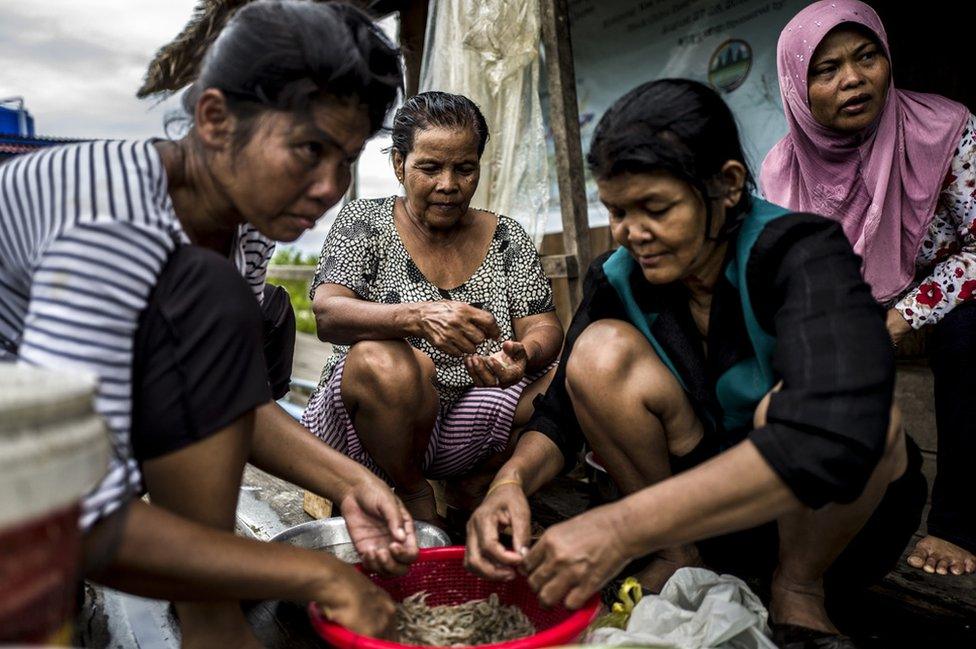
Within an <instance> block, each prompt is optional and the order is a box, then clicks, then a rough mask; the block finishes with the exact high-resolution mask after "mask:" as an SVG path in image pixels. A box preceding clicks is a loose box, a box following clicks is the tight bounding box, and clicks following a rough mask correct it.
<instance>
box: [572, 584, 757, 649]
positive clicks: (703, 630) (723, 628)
mask: <svg viewBox="0 0 976 649" xmlns="http://www.w3.org/2000/svg"><path fill="white" fill-rule="evenodd" d="M768 618H769V614H768V613H767V612H766V609H765V607H763V605H762V602H761V601H760V600H759V597H757V596H756V594H755V593H753V592H752V591H751V590H749V587H748V586H746V584H745V582H744V581H742V580H741V579H738V578H736V577H733V576H731V575H717V574H715V573H714V572H712V571H711V570H705V569H704V568H682V569H680V570H678V571H677V572H675V573H674V575H672V576H671V579H669V580H668V583H667V584H665V585H664V588H663V589H662V590H661V594H660V595H648V596H645V597H644V598H643V599H641V600H640V601H639V602H638V603H637V605H636V606H634V609H633V611H632V612H631V614H630V620H629V621H628V622H627V628H626V629H614V628H601V629H596V630H595V631H593V632H592V633H591V634H590V636H589V637H588V638H587V641H586V643H587V644H590V645H604V646H628V647H654V649H712V648H715V649H776V645H775V644H773V641H772V640H770V639H769V637H768V632H769V626H768Z"/></svg>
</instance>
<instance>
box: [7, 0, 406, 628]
mask: <svg viewBox="0 0 976 649" xmlns="http://www.w3.org/2000/svg"><path fill="white" fill-rule="evenodd" d="M221 7H222V5H221V6H218V3H210V5H209V7H208V11H210V12H216V13H211V14H204V15H202V16H201V17H200V18H201V20H199V21H198V22H197V25H196V28H200V27H201V26H202V25H205V26H207V27H208V28H210V29H213V26H214V25H217V26H219V25H221V24H223V22H225V21H226V19H227V14H228V13H229V11H228V10H226V9H223V8H221ZM193 30H194V27H192V26H191V28H190V29H188V31H187V32H186V33H185V34H184V38H181V40H179V41H177V43H176V44H174V45H173V46H170V48H168V49H164V50H163V51H162V52H161V58H162V61H157V65H156V67H155V68H151V69H150V75H149V80H148V81H147V86H146V87H144V88H143V91H142V92H141V94H155V93H158V92H162V91H166V90H170V91H172V90H176V89H177V88H179V87H181V86H182V85H183V83H181V79H186V78H187V75H185V74H184V75H180V74H179V73H180V71H181V66H180V65H178V64H177V65H173V63H174V62H179V61H183V67H186V68H188V69H192V70H194V71H197V70H198V71H199V74H198V75H197V79H196V81H195V82H194V83H193V85H192V86H191V88H190V90H189V91H188V92H187V93H186V94H185V95H184V105H185V107H186V108H187V109H188V112H189V113H190V114H191V115H192V122H193V126H192V128H191V129H190V130H189V132H188V134H187V135H186V137H184V138H183V139H181V140H179V141H173V142H171V141H145V142H89V143H84V144H78V145H72V146H68V147H60V148H53V149H47V150H45V151H43V152H40V153H36V154H33V155H30V156H24V157H21V158H18V159H15V160H14V161H12V162H10V163H8V164H6V165H4V166H3V167H0V360H15V361H18V362H23V363H27V364H33V365H40V366H45V367H51V368H63V369H66V370H72V371H78V370H82V371H87V372H91V373H94V374H96V375H97V376H98V378H99V389H98V392H97V396H96V402H95V407H96V409H97V410H98V412H99V413H100V414H101V415H102V416H103V417H104V418H105V420H106V422H107V424H108V426H109V429H110V431H111V433H112V435H113V441H114V447H115V451H116V458H115V462H114V463H113V465H112V467H111V470H110V472H109V474H108V476H107V477H106V478H105V480H104V482H103V483H102V484H101V485H99V486H98V487H97V488H96V489H95V490H94V492H93V493H92V494H91V495H90V496H89V497H88V498H87V499H86V500H85V502H84V504H83V507H82V521H81V524H82V526H83V528H85V530H86V531H87V534H86V564H87V574H88V576H91V577H92V578H95V579H97V580H100V581H103V582H104V583H107V584H109V585H112V586H114V587H117V588H122V589H125V590H129V591H132V592H136V593H138V594H142V595H146V596H153V597H164V598H171V599H174V600H184V599H195V600H198V599H210V600H237V599H241V598H248V599H253V598H267V597H274V598H283V599H284V598H288V599H304V600H315V601H317V602H319V603H320V604H322V605H323V607H324V609H325V610H326V612H327V613H328V614H329V615H330V616H331V617H332V618H333V619H335V620H337V621H339V622H341V623H343V624H345V625H347V626H349V627H350V628H353V629H355V630H358V631H360V632H364V633H370V634H377V633H380V632H382V631H383V630H384V628H385V627H386V625H387V624H388V622H389V620H390V616H391V613H392V609H393V605H392V602H391V601H390V600H389V598H388V597H386V596H385V594H384V593H382V591H379V590H378V589H377V588H376V587H374V586H373V585H372V584H371V583H370V582H368V581H367V580H366V579H365V578H363V577H362V576H360V575H359V574H357V573H356V572H355V571H353V570H351V569H350V568H349V567H348V566H345V565H343V564H341V563H339V562H337V561H333V560H330V559H329V558H326V557H324V556H323V555H319V554H313V553H310V552H302V551H300V550H297V549H292V548H283V547H280V546H273V545H264V544H258V543H254V542H250V541H245V540H243V539H239V538H236V537H234V536H233V534H232V533H231V531H232V529H233V523H234V512H235V509H236V502H237V493H238V489H239V487H240V481H241V475H242V471H243V467H244V464H245V462H247V461H250V462H252V463H254V464H255V465H257V466H259V467H261V468H264V469H267V470H268V471H271V472H272V473H275V474H277V475H279V476H281V477H283V478H285V479H287V480H290V481H292V482H295V483H297V484H299V485H301V486H303V487H306V488H308V489H310V490H312V491H314V492H316V493H320V494H322V495H324V496H326V497H328V498H330V499H332V500H333V501H335V502H337V503H339V504H340V507H341V509H342V513H343V515H344V516H345V517H346V521H347V524H348V526H349V529H350V533H351V535H352V536H353V539H354V541H355V543H356V546H357V549H358V550H360V552H361V553H362V554H363V556H364V559H365V561H366V563H367V564H368V565H370V567H373V568H376V569H380V570H385V571H388V572H401V571H403V570H405V566H406V564H408V563H409V562H410V561H412V560H413V559H414V558H415V557H416V541H415V538H414V535H413V531H412V523H411V519H410V516H409V515H408V514H407V513H406V511H405V510H404V509H403V507H402V505H401V504H400V503H399V501H398V500H397V499H396V498H395V497H394V496H393V495H392V493H391V492H390V491H389V489H388V488H387V487H386V485H384V484H383V483H382V482H381V481H380V480H378V479H377V478H376V477H374V476H373V475H372V474H370V473H369V472H368V471H366V470H365V469H363V468H362V467H360V466H359V465H358V464H356V463H355V462H353V461H351V460H348V459H347V458H345V457H343V456H342V455H340V454H339V453H337V452H335V451H333V450H332V449H330V448H329V447H328V446H327V445H325V444H323V443H321V442H319V441H318V440H316V439H314V438H313V437H312V436H310V435H308V434H307V432H306V431H305V430H304V429H303V428H302V427H301V426H299V425H298V424H297V423H295V422H293V421H292V420H291V419H290V418H289V417H288V416H287V415H286V414H285V413H284V412H282V411H281V410H280V409H279V408H278V407H277V405H276V404H275V403H274V401H273V400H272V398H271V397H272V395H271V392H270V389H269V387H268V377H267V371H266V363H265V360H264V358H263V353H262V346H261V326H262V321H261V317H262V316H261V311H260V309H259V308H258V303H260V302H261V301H262V296H263V290H264V276H265V268H266V266H267V263H268V260H269V258H270V256H271V254H272V252H273V249H274V244H273V241H275V240H280V241H292V240H294V239H296V238H297V237H298V236H299V235H300V234H301V233H302V232H304V231H305V230H307V229H309V228H311V227H312V226H313V225H314V223H315V221H316V220H317V219H318V218H319V216H320V215H322V214H323V213H325V211H326V210H327V209H328V208H329V207H331V206H332V205H334V204H335V203H336V202H337V201H338V200H339V199H340V197H341V196H342V195H343V193H344V192H345V190H346V188H347V186H348V184H349V180H350V164H351V163H352V162H353V161H354V160H355V159H356V157H357V156H358V155H359V152H360V151H361V149H362V147H363V145H364V143H365V141H366V139H367V138H369V137H370V136H371V135H372V134H373V133H375V132H376V131H377V130H378V129H379V128H380V126H381V125H382V122H383V119H384V118H385V115H386V114H387V112H388V110H389V108H390V107H391V105H392V103H393V102H394V100H395V98H396V94H397V92H398V89H399V87H400V81H401V73H400V66H399V61H398V54H397V51H396V49H395V48H394V47H393V46H392V45H390V44H389V42H388V41H387V40H386V39H385V37H383V35H382V34H381V33H380V32H379V31H378V30H377V29H376V28H375V27H374V26H373V25H372V24H371V23H370V21H369V19H368V18H367V17H366V16H365V15H363V14H362V13H360V12H359V11H357V10H355V9H354V8H352V7H349V6H344V5H324V4H317V3H311V2H306V1H302V0H262V1H259V2H254V3H252V4H250V5H248V6H245V7H244V8H242V9H240V10H238V11H237V13H236V15H234V16H233V18H231V19H230V21H229V22H227V26H226V27H225V28H224V29H223V30H222V31H220V34H219V36H215V37H214V38H212V39H211V40H214V42H213V44H212V45H211V46H210V47H209V48H208V50H207V54H206V56H205V57H204V59H203V61H202V62H199V65H198V61H196V60H195V59H194V57H192V56H188V55H187V52H186V50H187V49H192V47H193V46H196V47H199V49H202V47H201V46H200V44H199V43H198V42H194V39H193V36H194V32H193ZM204 38H205V40H206V37H204ZM160 63H161V65H160ZM160 71H163V72H165V73H166V74H158V73H159V72H160ZM174 71H175V72H176V73H177V74H176V76H173V72H174ZM190 76H192V75H190ZM242 276H243V278H244V280H246V281H241V278H242ZM255 298H256V299H255ZM141 489H145V490H147V491H148V492H149V495H150V496H151V498H152V503H153V505H152V506H149V505H147V504H146V503H144V502H142V501H140V500H138V499H134V500H132V502H127V501H129V500H130V499H131V496H132V495H134V494H135V493H138V491H139V490H141ZM177 612H178V614H179V617H180V621H181V624H182V629H183V644H184V646H256V645H257V642H256V640H255V639H254V638H253V636H251V634H250V632H249V630H248V629H247V627H246V623H245V621H244V619H243V616H242V614H241V611H240V607H239V606H238V605H237V603H236V602H235V601H216V602H214V603H210V604H186V603H178V604H177Z"/></svg>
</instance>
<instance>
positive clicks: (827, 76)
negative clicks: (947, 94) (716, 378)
mask: <svg viewBox="0 0 976 649" xmlns="http://www.w3.org/2000/svg"><path fill="white" fill-rule="evenodd" d="M777 57H778V68H779V81H780V91H781V93H782V96H783V107H784V110H785V112H786V119H787V122H788V124H789V129H790V132H789V134H787V136H786V137H784V138H783V139H782V140H780V141H779V142H778V143H777V144H776V146H774V147H773V149H772V150H771V151H770V152H769V154H768V155H767V156H766V159H765V161H764V162H763V166H762V172H761V175H760V184H761V186H762V190H763V192H764V193H765V195H766V197H767V199H768V200H770V201H773V202H775V203H778V204H780V205H783V206H785V207H788V208H790V209H794V210H798V211H807V212H816V213H819V214H823V215H826V216H828V217H831V218H834V219H836V220H838V221H839V222H840V223H841V224H842V225H843V228H844V232H845V234H846V235H847V238H848V239H849V240H850V241H851V244H852V245H853V246H854V251H855V252H856V253H857V254H858V255H860V256H861V258H862V260H863V264H862V272H863V274H864V279H865V280H866V281H867V282H868V284H870V286H871V290H872V294H873V295H874V298H875V299H876V300H877V301H878V302H879V303H881V304H883V305H884V306H885V307H886V308H887V326H888V332H889V333H890V335H891V339H892V342H893V343H894V344H895V345H898V343H899V341H900V340H901V339H902V338H903V336H904V335H905V334H906V333H908V332H909V331H911V330H912V329H920V328H922V327H925V326H932V327H933V328H934V332H933V336H932V337H931V338H930V348H931V349H930V355H931V365H932V370H933V373H934V375H935V406H936V421H937V426H938V443H939V456H938V477H937V478H936V480H935V484H934V487H933V491H932V509H931V512H930V514H929V517H928V534H929V535H928V536H926V537H925V538H924V539H922V540H921V541H919V542H918V544H917V545H916V546H915V549H914V551H913V552H912V554H911V555H910V556H909V557H908V563H909V564H910V565H912V566H914V567H916V568H922V569H924V570H925V571H926V572H930V573H938V574H942V575H945V574H950V573H951V574H954V575H960V574H964V573H972V572H976V556H974V553H976V507H974V500H973V497H972V494H973V485H972V483H970V484H969V485H968V486H967V485H966V484H965V482H966V480H971V478H968V477H967V476H971V475H972V468H971V466H970V464H971V461H972V458H973V457H974V456H976V400H974V399H972V398H971V396H970V395H969V394H968V393H967V392H968V390H967V388H968V385H969V381H970V380H971V378H970V373H969V368H971V367H974V366H976V142H974V131H976V118H974V117H973V116H972V115H971V114H970V112H969V110H968V109H967V108H966V107H964V106H962V105H961V104H958V103H956V102H953V101H950V100H948V99H945V98H944V97H939V96H936V95H927V94H921V93H916V92H908V91H904V90H898V89H897V88H895V86H894V82H893V81H892V74H891V56H890V52H889V48H888V38H887V35H886V33H885V29H884V26H883V25H882V24H881V20H880V18H879V17H878V15H877V14H876V13H875V11H874V10H873V9H871V8H870V7H869V6H867V5H866V4H864V3H862V2H858V1H857V0H823V1H822V2H817V3H814V4H812V5H810V6H809V7H807V8H805V9H804V10H803V11H801V12H800V13H798V14H797V15H796V16H795V17H794V18H793V19H792V20H791V21H790V22H789V23H788V24H787V25H786V27H785V28H784V29H783V32H782V33H781V34H780V38H779V44H778V48H777Z"/></svg>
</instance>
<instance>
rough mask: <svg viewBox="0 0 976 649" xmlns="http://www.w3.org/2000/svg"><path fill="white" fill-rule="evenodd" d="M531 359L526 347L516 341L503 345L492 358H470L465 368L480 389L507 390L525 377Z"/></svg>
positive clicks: (508, 341) (509, 341)
mask: <svg viewBox="0 0 976 649" xmlns="http://www.w3.org/2000/svg"><path fill="white" fill-rule="evenodd" d="M528 363H529V357H528V354H527V353H526V351H525V345H523V344H522V343H520V342H516V341H514V340H506V341H505V342H503V343H502V348H501V350H499V351H497V352H495V353H494V354H492V355H491V356H468V357H466V358H465V359H464V367H465V368H467V370H468V374H470V375H471V378H472V379H473V380H474V384H475V385H476V386H478V387H479V388H507V387H510V386H513V385H515V384H516V383H518V382H519V381H521V380H522V378H523V377H524V376H525V368H526V367H527V366H528Z"/></svg>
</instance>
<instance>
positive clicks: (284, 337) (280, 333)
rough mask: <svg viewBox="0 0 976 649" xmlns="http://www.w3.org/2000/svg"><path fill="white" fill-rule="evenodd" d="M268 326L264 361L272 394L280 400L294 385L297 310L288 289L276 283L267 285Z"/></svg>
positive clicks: (263, 307) (264, 304)
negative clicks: (292, 379)
mask: <svg viewBox="0 0 976 649" xmlns="http://www.w3.org/2000/svg"><path fill="white" fill-rule="evenodd" d="M261 312H262V315H263V316H264V317H263V321H264V322H263V328H264V361H265V365H266V366H267V369H268V385H269V386H271V396H272V397H273V398H275V399H280V398H282V397H283V396H285V395H286V394H288V389H289V387H290V386H291V367H292V361H293V360H294V356H295V310H294V309H292V306H291V299H290V298H289V297H288V291H286V290H285V289H283V288H282V287H280V286H274V285H273V284H265V285H264V301H263V302H262V303H261Z"/></svg>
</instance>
